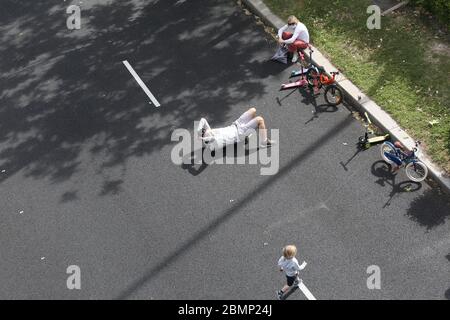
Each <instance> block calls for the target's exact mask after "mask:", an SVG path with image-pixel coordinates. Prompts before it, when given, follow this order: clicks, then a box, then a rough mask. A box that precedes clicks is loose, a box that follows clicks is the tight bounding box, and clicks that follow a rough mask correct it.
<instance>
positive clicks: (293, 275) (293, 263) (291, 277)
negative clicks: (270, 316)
mask: <svg viewBox="0 0 450 320" xmlns="http://www.w3.org/2000/svg"><path fill="white" fill-rule="evenodd" d="M296 254H297V247H296V246H294V245H288V246H285V247H284V248H283V255H282V256H281V258H280V259H279V260H278V267H280V271H284V272H285V274H286V279H287V284H286V285H285V286H284V287H283V288H282V289H281V290H279V291H277V298H278V299H281V297H282V296H283V294H284V293H285V292H286V291H287V290H288V289H289V288H290V287H291V286H292V285H293V284H294V283H295V285H298V282H297V283H296V279H297V275H298V272H299V271H301V270H303V269H305V267H306V262H303V263H302V265H299V264H298V261H297V258H295V255H296ZM300 281H301V280H300Z"/></svg>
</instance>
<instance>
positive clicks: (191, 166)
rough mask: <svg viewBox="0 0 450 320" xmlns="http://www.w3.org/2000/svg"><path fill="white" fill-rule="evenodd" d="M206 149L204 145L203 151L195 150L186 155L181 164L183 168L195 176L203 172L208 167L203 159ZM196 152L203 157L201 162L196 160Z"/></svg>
mask: <svg viewBox="0 0 450 320" xmlns="http://www.w3.org/2000/svg"><path fill="white" fill-rule="evenodd" d="M204 150H205V148H204V147H203V148H202V149H201V151H199V150H197V151H196V150H194V151H192V152H191V153H189V154H188V155H186V156H184V157H183V163H182V164H181V168H182V169H185V170H187V171H188V172H189V173H190V174H191V175H193V176H194V177H195V176H198V175H199V174H200V173H202V172H203V171H204V170H205V169H206V168H207V167H208V164H207V163H206V162H204V161H203V156H202V155H203V151H204ZM196 153H199V154H200V157H201V159H202V162H201V163H196V161H195V158H196Z"/></svg>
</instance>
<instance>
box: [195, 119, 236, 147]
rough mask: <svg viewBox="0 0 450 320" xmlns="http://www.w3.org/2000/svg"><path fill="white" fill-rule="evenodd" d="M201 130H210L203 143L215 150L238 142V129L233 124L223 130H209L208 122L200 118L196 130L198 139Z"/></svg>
mask: <svg viewBox="0 0 450 320" xmlns="http://www.w3.org/2000/svg"><path fill="white" fill-rule="evenodd" d="M201 129H206V130H211V131H208V132H206V133H205V136H204V138H203V141H204V142H205V143H207V144H210V145H213V146H214V147H216V148H223V147H224V146H225V145H227V144H234V143H236V142H238V141H239V134H238V129H237V127H236V126H235V125H234V124H233V125H231V126H228V127H225V128H217V129H211V127H210V126H209V123H208V121H206V119H204V118H202V119H201V120H200V123H199V126H198V129H197V132H198V134H199V136H200V137H201Z"/></svg>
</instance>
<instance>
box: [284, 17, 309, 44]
mask: <svg viewBox="0 0 450 320" xmlns="http://www.w3.org/2000/svg"><path fill="white" fill-rule="evenodd" d="M284 31H288V32H292V33H293V36H292V37H291V38H290V39H288V40H284V43H287V44H290V43H293V42H294V41H296V40H301V41H303V42H306V43H309V32H308V28H306V26H305V25H304V24H303V23H301V22H300V23H297V25H296V26H295V27H293V26H289V25H285V26H284V27H281V28H280V30H278V38H280V39H281V35H282V34H283V32H284Z"/></svg>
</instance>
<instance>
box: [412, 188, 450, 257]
mask: <svg viewBox="0 0 450 320" xmlns="http://www.w3.org/2000/svg"><path fill="white" fill-rule="evenodd" d="M430 203H432V204H433V206H430ZM407 215H408V217H410V218H411V219H412V220H414V221H416V222H417V223H419V224H420V225H421V226H424V227H426V228H427V230H431V229H433V228H435V227H437V226H439V225H442V224H444V223H445V222H446V220H447V219H448V218H450V198H449V197H448V196H447V195H445V194H442V193H439V192H438V191H437V190H436V189H427V190H426V191H425V192H424V193H423V194H421V195H420V196H418V197H417V198H415V199H414V200H413V201H412V202H411V204H410V207H409V208H408V211H407ZM448 258H449V256H447V259H448Z"/></svg>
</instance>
